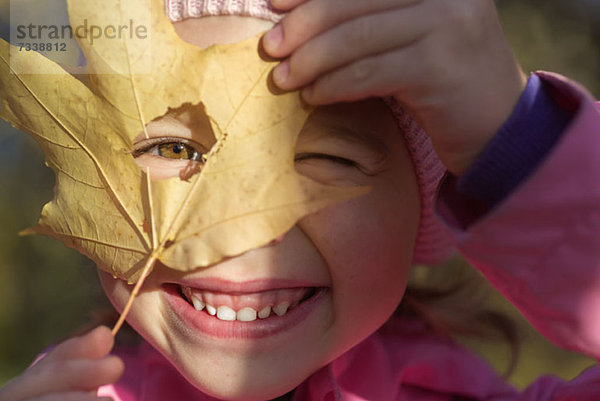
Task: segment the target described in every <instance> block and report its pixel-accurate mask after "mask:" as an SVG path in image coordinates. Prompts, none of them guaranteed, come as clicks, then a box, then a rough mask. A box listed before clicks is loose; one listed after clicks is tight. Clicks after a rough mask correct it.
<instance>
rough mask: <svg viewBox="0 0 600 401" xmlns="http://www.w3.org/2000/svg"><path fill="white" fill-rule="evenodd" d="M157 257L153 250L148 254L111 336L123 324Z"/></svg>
mask: <svg viewBox="0 0 600 401" xmlns="http://www.w3.org/2000/svg"><path fill="white" fill-rule="evenodd" d="M157 259H158V253H157V252H153V253H152V255H150V257H149V258H148V260H147V261H146V264H145V265H144V268H143V269H142V275H141V276H140V278H139V279H138V281H137V283H136V284H135V287H133V290H132V291H131V294H130V295H129V299H128V300H127V304H125V308H123V312H121V316H119V320H117V323H115V326H114V327H113V329H112V331H111V332H112V335H113V337H114V336H116V335H117V333H118V332H119V329H120V328H121V326H123V323H124V322H125V318H126V317H127V314H128V313H129V310H130V309H131V306H132V305H133V301H134V300H135V298H136V297H137V294H138V293H139V292H140V289H141V288H142V285H144V281H146V278H148V276H149V275H150V272H151V271H152V267H154V264H155V263H156V260H157Z"/></svg>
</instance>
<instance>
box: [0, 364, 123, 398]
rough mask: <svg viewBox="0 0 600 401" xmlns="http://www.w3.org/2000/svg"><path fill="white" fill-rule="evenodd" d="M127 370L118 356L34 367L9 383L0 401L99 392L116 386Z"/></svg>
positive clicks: (3, 390) (0, 393) (0, 395)
mask: <svg viewBox="0 0 600 401" xmlns="http://www.w3.org/2000/svg"><path fill="white" fill-rule="evenodd" d="M123 370H124V365H123V362H122V361H121V360H120V359H119V358H118V357H116V356H110V357H107V358H105V359H101V360H89V359H73V360H61V361H54V362H51V363H47V364H44V365H40V364H37V365H34V366H32V367H31V368H29V369H28V370H26V371H25V372H24V373H23V374H22V375H21V376H19V377H17V378H16V379H14V380H13V381H11V382H9V383H8V384H7V385H6V386H5V387H4V388H3V389H2V391H1V392H0V400H2V401H5V400H6V401H8V400H11V401H13V400H24V399H29V398H32V399H35V398H36V397H45V396H50V395H52V394H61V395H62V394H63V393H70V392H90V391H96V390H97V389H98V387H100V386H103V385H105V384H109V383H114V382H115V381H117V380H118V378H119V377H120V376H121V374H122V373H123Z"/></svg>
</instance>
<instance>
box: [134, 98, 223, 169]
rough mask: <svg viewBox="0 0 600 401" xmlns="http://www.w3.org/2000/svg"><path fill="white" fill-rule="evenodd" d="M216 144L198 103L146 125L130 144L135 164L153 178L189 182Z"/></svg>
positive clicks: (181, 108) (208, 122) (173, 111)
mask: <svg viewBox="0 0 600 401" xmlns="http://www.w3.org/2000/svg"><path fill="white" fill-rule="evenodd" d="M216 142H217V140H216V137H215V134H214V132H213V129H212V126H211V124H210V120H209V118H208V116H207V114H206V112H205V111H204V105H202V104H196V105H191V104H184V105H183V106H181V107H178V108H176V109H169V111H168V112H167V113H166V114H165V115H163V116H162V117H159V118H156V119H154V120H153V121H151V122H150V123H148V124H147V125H146V132H142V133H140V134H139V135H138V136H137V138H136V139H135V141H134V149H133V152H132V155H133V157H134V158H135V160H136V162H137V164H138V165H139V166H140V167H141V168H142V169H143V170H144V171H146V170H148V171H149V173H150V177H151V178H153V179H165V178H173V177H179V178H180V179H181V180H186V181H187V180H189V179H190V178H191V177H192V176H193V175H195V174H196V173H198V172H200V171H201V170H202V166H203V165H204V164H205V163H206V160H207V156H208V154H209V152H210V150H211V149H212V147H213V146H214V144H215V143H216Z"/></svg>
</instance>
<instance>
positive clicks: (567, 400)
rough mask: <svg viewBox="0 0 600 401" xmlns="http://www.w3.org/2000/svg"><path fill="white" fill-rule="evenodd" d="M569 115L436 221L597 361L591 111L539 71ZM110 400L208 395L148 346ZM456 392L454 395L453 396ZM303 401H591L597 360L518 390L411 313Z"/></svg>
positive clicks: (594, 120)
mask: <svg viewBox="0 0 600 401" xmlns="http://www.w3.org/2000/svg"><path fill="white" fill-rule="evenodd" d="M540 76H541V77H542V78H543V79H544V80H545V81H546V82H547V83H550V84H551V85H552V86H553V88H554V89H555V91H556V95H557V96H558V98H559V101H560V102H563V104H564V105H566V106H567V107H576V108H577V113H576V115H575V117H574V119H573V121H572V122H571V124H570V125H569V127H568V129H567V131H566V132H565V133H564V135H563V137H562V139H561V140H560V142H559V143H558V144H557V145H556V147H555V148H554V149H553V150H552V153H551V154H550V155H549V157H548V158H547V159H546V160H545V161H544V162H543V164H542V165H541V166H540V167H539V168H538V169H537V170H536V172H535V173H534V174H533V176H532V177H530V178H529V179H528V180H527V181H526V182H525V183H523V184H522V185H521V187H519V188H518V189H517V190H516V191H515V192H514V193H513V194H511V195H510V196H509V198H508V199H506V200H505V201H504V202H502V204H500V205H499V206H497V207H496V208H495V209H494V210H492V211H491V212H490V213H488V214H487V215H486V216H485V217H483V218H482V219H481V220H479V221H477V222H476V223H475V224H473V225H472V226H471V227H469V229H468V230H467V231H463V230H461V229H459V228H458V226H456V225H454V224H452V215H451V214H450V213H449V212H448V210H447V209H446V208H445V206H444V205H443V204H440V205H438V206H439V207H438V211H439V214H440V217H441V218H442V219H443V220H444V221H445V223H446V226H447V228H448V231H449V233H450V235H451V236H452V238H453V239H454V242H455V244H456V246H457V247H458V249H459V250H460V252H461V253H463V254H464V255H465V256H467V258H468V259H469V260H470V261H471V262H472V263H473V264H474V265H475V266H476V267H477V268H478V269H479V270H480V271H481V272H482V273H483V274H484V275H485V276H486V277H487V278H488V280H489V281H490V282H491V283H492V284H493V285H494V286H495V287H496V288H497V289H498V290H499V291H500V292H502V293H503V294H504V295H505V296H506V297H507V298H508V299H509V300H510V301H511V302H512V303H513V304H514V305H515V306H516V307H517V308H519V309H520V310H521V312H522V313H523V314H524V315H525V316H526V317H527V318H528V319H529V321H530V322H531V323H532V324H533V325H534V326H535V327H536V328H537V329H538V330H539V331H540V332H541V333H542V334H543V335H544V336H546V337H547V338H548V339H550V340H551V341H553V342H555V343H556V344H558V345H559V346H562V347H564V348H568V349H571V350H575V351H579V352H583V353H585V354H587V355H589V356H591V357H593V358H596V359H598V358H600V110H599V108H598V107H597V105H596V104H595V102H594V101H593V100H592V98H591V96H590V95H589V94H587V93H586V92H585V91H584V90H583V89H581V88H580V87H578V86H577V85H575V84H573V83H572V82H569V81H567V80H565V79H564V78H562V77H559V76H557V75H553V74H547V73H540ZM118 354H119V355H120V356H121V357H122V358H123V360H124V362H125V364H126V372H125V375H124V376H123V377H122V378H121V380H120V381H119V382H118V383H116V384H115V385H111V386H105V387H102V388H101V389H100V391H99V394H100V395H111V396H113V397H114V399H115V400H117V401H134V400H135V401H163V400H182V401H186V400H210V399H211V398H210V397H207V396H204V395H203V394H201V393H199V392H198V390H196V389H195V388H194V387H192V386H191V385H190V384H189V383H188V382H187V381H186V380H185V379H183V378H182V377H181V376H180V375H179V374H178V373H177V371H176V370H175V369H174V368H173V367H172V366H171V365H170V364H169V363H168V362H167V361H166V360H165V359H164V358H163V357H162V356H160V355H159V354H158V353H157V352H156V351H154V350H153V349H152V348H151V347H150V346H149V345H147V344H144V345H142V347H140V348H139V349H137V350H134V351H131V352H127V351H123V350H122V351H121V352H119V353H118ZM461 397H462V398H461ZM294 399H295V400H315V401H321V400H323V401H329V400H331V401H333V400H341V399H343V400H345V401H359V400H369V401H379V400H386V401H387V400H396V401H452V400H458V399H461V400H469V401H599V400H600V367H593V368H590V369H588V370H586V371H585V372H584V373H583V374H581V375H580V376H579V377H578V378H576V379H575V380H573V381H571V382H563V381H561V380H560V379H557V378H553V377H541V378H539V379H538V380H537V381H536V382H535V383H533V384H532V385H531V386H530V387H529V388H528V389H527V390H526V391H525V392H523V393H518V392H517V391H516V390H514V389H513V388H511V387H510V386H509V385H507V384H506V383H504V382H503V380H502V379H500V378H499V377H498V376H497V375H496V374H495V373H494V372H493V370H492V369H491V368H490V367H489V366H488V365H487V364H486V363H485V362H483V361H482V360H481V359H480V358H478V357H477V356H475V355H473V354H471V353H470V352H469V351H467V350H465V349H464V348H462V347H460V346H458V345H456V344H455V343H453V342H452V341H450V340H448V339H445V338H441V337H438V336H436V335H433V334H430V333H429V334H428V333H427V332H426V331H425V329H424V327H422V326H421V325H420V323H418V322H413V321H392V322H390V323H389V324H387V325H386V326H384V327H383V328H382V329H381V330H379V331H378V332H377V333H375V334H373V335H372V336H371V337H369V338H368V339H367V340H365V341H363V342H362V343H360V344H359V345H358V346H356V347H355V348H353V349H352V350H350V351H349V352H347V353H346V354H344V355H343V356H342V357H340V358H339V359H337V360H335V361H334V362H333V363H332V364H330V365H329V366H327V367H325V368H323V369H321V370H319V371H318V372H316V373H315V374H313V375H312V376H311V377H310V378H309V379H307V380H306V381H305V382H304V383H303V384H302V385H301V386H300V387H299V388H298V389H297V391H296V393H295V396H294Z"/></svg>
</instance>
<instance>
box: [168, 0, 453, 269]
mask: <svg viewBox="0 0 600 401" xmlns="http://www.w3.org/2000/svg"><path fill="white" fill-rule="evenodd" d="M165 13H166V14H167V17H169V19H170V20H171V21H180V20H183V19H186V18H196V17H202V16H209V15H244V16H250V17H255V18H260V19H265V20H269V21H273V22H278V21H279V20H281V19H282V18H283V16H284V13H282V12H279V11H277V10H275V9H273V8H272V7H271V6H270V3H269V0H165ZM385 100H386V103H387V104H388V106H389V107H390V109H391V110H392V112H393V114H394V116H395V117H396V119H397V120H398V126H399V127H400V130H401V132H402V133H403V134H404V139H405V140H406V145H407V148H408V150H409V152H410V155H411V157H412V160H413V164H414V167H415V172H416V175H417V182H418V185H419V193H420V197H421V216H420V222H419V231H418V234H417V241H416V244H415V249H414V256H413V262H414V263H416V264H437V263H441V262H444V261H446V260H447V259H448V258H449V257H450V255H451V254H452V251H453V249H452V246H451V244H450V241H449V239H448V237H447V236H446V235H444V233H443V231H442V227H441V223H440V222H439V221H438V220H437V219H436V216H435V211H434V207H435V196H436V193H437V188H438V185H439V183H440V180H441V178H442V176H443V175H444V173H445V171H446V169H445V168H444V166H443V165H442V163H441V162H440V160H439V159H438V157H437V155H436V154H435V152H434V150H433V146H432V144H431V140H430V139H429V137H428V136H427V135H426V134H425V132H424V131H423V129H421V127H419V125H418V124H417V123H416V122H415V121H414V120H413V119H412V118H410V116H409V115H408V114H407V113H406V112H404V110H402V108H401V107H400V106H399V105H398V104H397V103H396V102H395V101H394V100H393V99H385Z"/></svg>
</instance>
